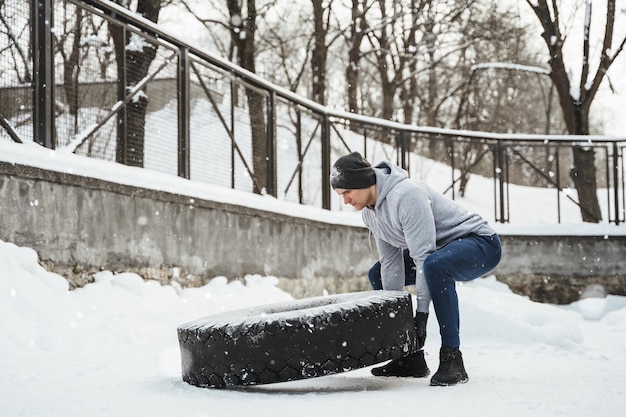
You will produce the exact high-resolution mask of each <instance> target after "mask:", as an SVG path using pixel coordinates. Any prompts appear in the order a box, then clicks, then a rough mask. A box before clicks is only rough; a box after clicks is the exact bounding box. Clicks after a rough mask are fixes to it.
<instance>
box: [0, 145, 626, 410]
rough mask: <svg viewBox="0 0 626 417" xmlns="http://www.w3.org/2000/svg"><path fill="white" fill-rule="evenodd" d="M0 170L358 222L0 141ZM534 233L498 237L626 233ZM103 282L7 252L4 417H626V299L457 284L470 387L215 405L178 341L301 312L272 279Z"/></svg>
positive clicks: (325, 388)
mask: <svg viewBox="0 0 626 417" xmlns="http://www.w3.org/2000/svg"><path fill="white" fill-rule="evenodd" d="M0 159H2V160H4V161H6V162H11V163H23V164H30V165H34V166H38V167H41V168H46V169H52V170H57V171H61V172H69V173H73V174H76V175H88V176H92V177H94V178H100V179H103V180H109V181H121V182H123V183H125V184H129V185H135V186H142V187H147V188H152V189H158V190H163V191H169V192H176V193H179V194H184V195H188V196H189V198H190V199H193V198H213V199H215V200H217V201H222V202H228V203H233V204H243V205H248V206H250V207H254V208H259V209H264V210H271V211H277V212H280V213H288V214H290V215H298V216H304V217H307V218H311V219H315V220H317V221H326V222H330V223H338V224H339V223H341V224H351V225H355V226H359V225H362V223H361V221H360V216H359V215H358V213H356V212H349V211H345V212H338V211H332V212H330V211H326V210H321V209H317V208H314V207H303V206H300V205H297V204H292V203H288V202H284V201H278V200H276V199H274V198H271V197H268V196H259V195H254V194H251V193H247V192H241V191H236V190H230V189H226V188H222V187H217V186H212V185H209V184H204V183H203V184H198V183H196V182H193V181H187V180H184V179H181V178H177V177H176V176H173V175H168V174H164V173H160V172H155V171H151V170H142V169H139V168H133V167H127V166H122V165H119V164H114V163H112V162H107V161H101V160H97V159H91V158H82V157H79V156H76V155H73V154H70V153H67V152H60V151H51V150H48V149H44V148H41V147H39V146H38V145H35V144H33V143H25V144H14V143H10V142H2V143H0ZM431 169H432V170H433V171H436V170H437V167H436V166H433V167H432V168H431ZM437 176H441V177H444V176H443V175H437ZM437 176H435V178H436V177H437ZM472 181H473V183H472V185H471V186H470V188H469V189H468V192H474V194H473V196H468V197H467V198H466V199H464V201H463V203H464V204H467V205H468V206H469V207H480V206H481V205H482V206H485V205H486V206H488V207H491V203H490V202H489V201H485V200H486V199H485V195H484V194H485V193H481V189H482V190H484V188H482V187H483V185H481V184H480V182H479V179H473V180H472ZM474 181H475V182H474ZM487 186H489V185H487ZM530 190H531V191H528V190H524V189H520V193H521V194H520V200H519V202H518V203H517V204H527V207H530V209H528V210H526V212H527V213H529V215H530V213H534V214H533V215H535V216H537V215H538V214H537V213H536V212H537V210H534V209H532V208H533V207H536V204H537V198H535V197H533V195H535V194H536V193H537V192H538V191H539V190H537V189H534V190H533V189H530ZM36 203H37V202H36V201H34V202H33V204H36ZM537 220H541V219H534V220H533V221H534V223H532V224H533V225H534V226H532V225H524V224H518V225H507V226H502V225H496V226H497V227H498V228H499V231H500V232H501V233H512V234H515V233H523V234H528V233H543V234H558V233H563V232H564V231H566V232H567V234H569V235H584V234H598V233H600V234H603V235H605V236H606V238H609V236H612V235H616V234H624V233H626V231H625V230H624V227H623V226H621V227H620V226H612V225H607V224H603V225H583V224H569V225H561V226H559V225H549V224H541V222H540V221H537ZM138 221H141V219H138ZM95 278H96V279H95V282H94V283H91V284H88V285H86V286H85V287H83V288H79V289H76V290H73V291H69V289H68V284H67V281H66V280H65V279H64V278H63V277H61V276H59V275H56V274H54V273H51V272H48V271H46V270H44V269H43V268H42V267H41V266H40V265H39V264H38V263H37V254H36V252H35V251H34V250H33V249H30V248H25V247H17V246H15V245H14V244H13V243H11V242H2V241H0V317H1V319H0V323H1V325H0V369H2V373H0V392H2V401H0V415H1V416H11V417H18V416H29V417H38V416H42V417H43V416H45V417H51V416H63V417H68V416H81V417H82V416H90V417H97V416H112V415H114V416H131V415H132V416H135V415H150V416H153V417H159V416H172V415H188V416H221V415H232V414H235V415H248V414H250V415H254V416H259V417H264V416H268V417H269V416H272V417H276V416H287V415H289V416H291V415H294V414H296V415H298V416H351V415H362V416H373V415H381V414H392V415H394V416H413V415H416V414H417V415H451V414H461V413H462V414H463V415H480V416H496V415H497V416H501V415H507V416H527V415H529V414H531V413H539V414H540V415H542V416H557V415H568V416H588V415H590V414H592V413H594V414H595V413H598V415H606V416H616V415H621V414H622V413H623V410H622V408H623V404H624V403H625V401H626V388H625V387H624V384H623V378H624V377H623V375H625V374H626V361H624V359H623V358H624V355H625V354H626V297H618V296H612V295H609V296H607V297H604V298H593V297H592V298H584V299H581V300H579V301H577V302H575V303H572V304H571V305H568V306H555V305H550V304H540V303H536V302H533V301H530V300H529V299H528V298H527V297H523V296H519V295H516V294H513V293H512V292H511V291H510V290H509V288H508V287H507V286H506V285H504V284H502V283H500V282H498V281H496V280H495V278H494V277H487V278H484V279H480V280H476V281H473V282H471V283H466V284H463V285H459V287H458V293H459V299H460V308H461V314H462V316H461V319H462V335H461V337H462V350H463V354H464V358H465V363H466V368H467V370H468V373H469V375H470V381H469V383H467V384H465V385H460V386H455V387H449V388H436V387H430V386H429V379H428V378H426V379H412V378H391V379H386V378H381V377H373V376H371V375H370V373H369V368H365V369H360V370H355V371H351V372H346V373H342V374H337V375H332V376H326V377H322V378H314V379H306V380H301V381H293V382H286V383H281V384H272V385H261V386H255V387H248V388H241V389H233V390H215V389H203V388H197V387H194V386H191V385H189V384H187V383H185V382H183V381H182V377H181V365H180V351H179V347H178V340H177V333H176V329H177V326H179V325H182V324H184V323H187V322H190V321H193V320H197V319H199V318H201V317H204V316H207V315H209V314H216V313H221V314H224V313H225V312H228V311H234V310H238V309H241V308H247V307H253V306H258V305H263V304H271V303H280V302H290V301H291V300H293V299H294V298H293V297H292V296H291V295H290V294H288V293H286V292H285V291H283V290H281V289H280V288H278V286H277V283H278V279H277V278H276V277H261V276H248V277H246V278H245V281H235V282H228V281H227V279H226V278H224V277H215V278H214V279H213V280H211V281H210V282H209V284H207V285H205V286H203V287H201V288H185V289H183V288H180V287H179V286H177V285H176V284H173V285H161V284H159V283H157V282H154V281H147V282H146V281H144V280H142V279H141V278H140V277H139V276H137V275H135V274H132V273H121V274H115V275H114V274H112V273H111V272H109V271H102V272H100V273H98V274H97V275H96V277H95ZM293 278H298V277H293ZM600 293H601V291H600ZM319 295H320V296H321V295H324V294H319ZM431 313H433V312H432V311H431ZM431 317H432V319H431V320H430V321H429V325H428V333H429V337H428V339H427V342H426V349H425V350H426V353H427V362H428V364H429V366H430V368H431V371H432V372H434V371H435V370H436V368H437V364H438V360H437V355H438V348H439V343H440V338H439V336H438V329H437V326H436V320H435V318H434V313H433V314H432V316H431Z"/></svg>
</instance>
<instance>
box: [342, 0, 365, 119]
mask: <svg viewBox="0 0 626 417" xmlns="http://www.w3.org/2000/svg"><path fill="white" fill-rule="evenodd" d="M361 3H362V0H352V20H351V23H350V38H349V39H348V66H347V68H346V84H347V85H348V111H350V112H351V113H358V112H359V109H360V107H359V103H358V87H359V61H360V60H361V43H362V42H363V38H364V36H365V29H366V25H367V23H366V20H365V10H361V9H359V6H360V5H361Z"/></svg>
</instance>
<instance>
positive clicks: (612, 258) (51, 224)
mask: <svg viewBox="0 0 626 417" xmlns="http://www.w3.org/2000/svg"><path fill="white" fill-rule="evenodd" d="M501 238H502V241H503V246H504V249H503V250H504V257H503V261H502V263H501V264H500V266H499V267H498V268H497V269H496V275H497V277H498V279H500V280H502V281H504V282H506V283H507V284H509V286H510V287H511V288H512V289H513V290H514V291H517V292H519V293H523V294H526V295H529V296H530V297H531V298H533V299H536V300H539V301H549V302H556V303H566V302H571V301H573V300H576V299H578V298H579V296H580V294H581V293H583V292H584V291H586V289H587V290H589V288H591V289H593V288H596V289H597V288H600V292H608V293H613V294H622V295H626V294H625V292H624V291H625V288H626V260H625V259H626V256H624V255H625V254H626V236H607V237H605V236H599V237H596V236H501ZM0 239H2V240H4V241H7V242H12V243H14V244H16V245H19V246H28V247H31V248H33V249H35V250H36V251H37V252H38V253H39V257H40V260H41V263H42V264H44V266H46V268H47V269H48V270H50V271H54V272H57V273H59V274H61V275H63V276H65V277H67V278H68V279H69V280H70V283H71V285H72V286H73V287H76V286H82V285H84V284H86V283H87V282H90V281H91V280H93V273H95V272H97V271H98V270H100V269H106V270H111V271H119V272H124V271H132V272H137V273H138V274H140V275H142V276H143V277H144V278H149V279H155V280H158V281H160V282H162V283H167V282H170V281H171V280H174V281H178V282H180V283H181V284H182V285H184V286H198V285H202V284H204V283H206V282H207V281H208V280H210V279H211V278H213V277H216V276H226V277H228V278H240V277H243V276H245V275H247V274H262V275H273V276H277V277H279V279H280V284H279V285H280V286H281V287H282V288H284V289H285V290H287V291H289V292H290V293H292V294H293V295H294V296H296V297H304V296H313V295H320V294H321V293H322V291H323V290H327V291H329V292H330V293H338V292H347V291H358V290H362V289H367V288H368V287H369V284H368V281H367V278H366V274H367V270H368V269H369V267H370V266H371V264H372V263H373V262H374V261H375V260H376V256H377V254H376V249H375V245H374V242H373V241H372V242H370V241H369V237H368V232H367V230H366V229H364V228H358V227H350V226H340V225H334V224H326V223H318V222H314V221H311V220H306V219H301V218H296V217H291V216H286V215H282V214H277V213H272V212H267V211H261V210H256V209H250V208H247V207H241V206H236V205H227V204H221V203H215V202H212V201H208V200H199V199H197V198H196V199H193V200H191V199H190V198H189V197H187V196H184V195H178V194H172V193H165V192H158V191H152V190H145V189H141V188H136V187H129V186H124V185H119V184H116V183H112V182H107V181H102V180H96V179H92V178H86V177H81V176H76V175H71V174H65V173H58V172H51V171H45V170H42V169H38V168H33V167H28V166H23V165H13V164H9V163H5V162H0ZM596 284H599V285H600V286H601V287H598V286H597V285H596ZM590 285H591V287H590Z"/></svg>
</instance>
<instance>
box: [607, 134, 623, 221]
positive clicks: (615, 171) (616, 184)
mask: <svg viewBox="0 0 626 417" xmlns="http://www.w3.org/2000/svg"><path fill="white" fill-rule="evenodd" d="M617 151H618V147H617V142H613V204H614V205H615V224H616V225H618V224H619V221H620V212H619V158H618V157H619V155H618V154H617ZM607 191H608V190H607Z"/></svg>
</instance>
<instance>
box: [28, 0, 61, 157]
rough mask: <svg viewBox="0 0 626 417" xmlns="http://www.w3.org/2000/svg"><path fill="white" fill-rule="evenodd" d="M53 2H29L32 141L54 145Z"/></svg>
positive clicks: (49, 146) (51, 147) (51, 146)
mask: <svg viewBox="0 0 626 417" xmlns="http://www.w3.org/2000/svg"><path fill="white" fill-rule="evenodd" d="M52 1H53V0H39V1H34V2H31V15H32V19H31V21H32V25H31V27H32V45H33V51H32V53H33V84H32V85H33V109H34V110H33V140H34V141H35V142H36V143H38V144H40V145H42V146H45V147H46V148H50V149H54V148H55V146H56V135H55V132H56V129H55V127H54V49H53V42H52V25H53V23H54V20H53V17H54V16H53V7H52Z"/></svg>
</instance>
